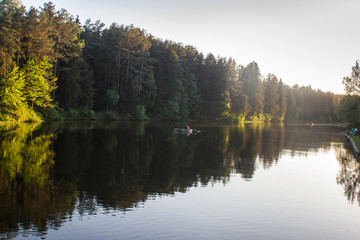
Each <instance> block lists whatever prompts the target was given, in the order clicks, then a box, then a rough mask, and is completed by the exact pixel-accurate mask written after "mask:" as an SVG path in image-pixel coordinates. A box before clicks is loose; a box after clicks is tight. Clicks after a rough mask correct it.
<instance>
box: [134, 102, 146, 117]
mask: <svg viewBox="0 0 360 240" xmlns="http://www.w3.org/2000/svg"><path fill="white" fill-rule="evenodd" d="M134 117H135V119H137V120H144V119H146V118H147V117H146V108H145V106H142V105H138V106H137V107H136V109H135V112H134Z"/></svg>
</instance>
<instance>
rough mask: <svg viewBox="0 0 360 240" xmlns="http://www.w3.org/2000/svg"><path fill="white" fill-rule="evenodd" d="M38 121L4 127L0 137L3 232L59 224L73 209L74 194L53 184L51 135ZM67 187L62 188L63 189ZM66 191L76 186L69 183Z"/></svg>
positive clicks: (0, 218) (1, 227)
mask: <svg viewBox="0 0 360 240" xmlns="http://www.w3.org/2000/svg"><path fill="white" fill-rule="evenodd" d="M38 127H39V126H38V125H37V124H24V125H18V126H11V127H9V126H2V127H1V130H0V131H1V139H0V168H1V173H0V174H1V175H0V181H1V182H0V199H1V204H0V212H1V214H0V223H1V224H0V232H1V233H4V232H8V231H11V232H16V231H18V230H19V229H20V228H22V229H31V228H34V229H37V231H39V232H46V231H47V229H48V228H49V227H53V228H56V227H59V226H60V223H61V222H62V219H64V216H66V215H69V214H71V212H72V211H71V210H72V209H73V208H74V203H75V198H74V196H73V195H66V194H65V195H64V194H63V192H64V191H62V190H60V188H59V187H58V186H57V185H56V184H54V182H53V180H52V178H51V169H52V166H53V165H54V153H53V151H51V141H52V138H53V135H52V134H44V133H41V132H37V131H36V130H37V129H38ZM63 187H64V186H62V187H61V189H63ZM66 189H67V190H66V191H68V190H69V189H73V187H71V186H69V184H66Z"/></svg>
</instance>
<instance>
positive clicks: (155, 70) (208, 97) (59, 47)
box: [0, 0, 359, 121]
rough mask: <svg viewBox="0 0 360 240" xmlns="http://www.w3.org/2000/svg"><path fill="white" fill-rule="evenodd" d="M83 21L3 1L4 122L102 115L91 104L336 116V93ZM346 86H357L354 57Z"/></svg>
mask: <svg viewBox="0 0 360 240" xmlns="http://www.w3.org/2000/svg"><path fill="white" fill-rule="evenodd" d="M80 26H81V24H80V22H79V18H77V19H74V18H73V16H71V15H70V14H69V13H68V12H67V10H65V9H61V10H56V9H55V6H54V4H53V3H51V2H49V3H45V4H44V5H43V7H41V8H39V9H36V8H34V7H31V8H30V9H29V10H28V11H26V8H25V7H23V6H21V5H20V4H19V3H18V2H17V1H14V0H11V1H1V2H0V83H1V86H0V95H1V98H0V105H1V111H0V115H1V118H2V119H10V120H19V119H22V120H26V119H38V118H39V115H38V113H39V112H41V114H42V115H43V116H44V117H45V118H51V119H64V118H65V119H66V118H68V119H83V118H86V119H93V118H98V117H97V116H95V115H94V110H96V111H99V112H103V113H104V112H105V113H104V114H100V115H99V118H105V119H118V118H119V116H122V118H123V117H124V116H126V118H131V117H135V118H139V119H141V118H145V117H146V116H145V112H146V114H147V115H149V116H153V117H160V118H165V119H222V120H226V121H245V120H250V121H265V120H266V121H270V120H271V121H283V120H296V121H298V120H306V121H309V120H312V121H313V120H322V121H328V120H336V118H337V116H336V114H335V113H334V108H335V107H336V106H337V104H338V103H339V99H340V98H341V96H336V95H334V94H331V93H323V92H321V91H318V90H313V89H311V87H310V86H309V87H299V86H294V87H289V86H286V85H285V84H283V83H282V81H281V79H280V81H279V80H278V79H277V77H276V76H275V75H273V74H269V75H268V77H267V78H266V79H265V80H264V77H263V76H262V75H261V73H260V69H259V66H258V64H257V63H256V62H251V63H249V64H248V65H247V66H245V67H244V66H241V65H237V64H236V62H235V61H234V60H233V59H232V58H228V59H227V58H225V57H221V56H218V57H215V56H214V55H213V54H211V53H210V54H208V55H207V56H206V57H205V58H204V56H203V54H202V53H200V52H198V51H197V49H196V48H194V47H193V46H184V45H182V44H179V43H174V42H171V41H168V40H166V41H163V40H160V39H156V38H154V37H153V36H151V35H150V34H148V33H147V32H146V31H145V30H144V29H140V28H137V27H134V26H133V25H130V26H125V25H119V24H116V23H114V24H112V25H111V26H110V27H108V28H105V24H103V23H101V22H100V21H96V22H95V23H92V22H91V21H90V20H87V21H86V22H85V24H83V25H82V27H80ZM15 66H16V67H17V68H14V67H15ZM56 79H58V80H56ZM55 81H56V84H57V86H58V87H56V84H55ZM344 84H345V85H346V88H347V91H348V92H349V93H355V92H356V91H357V90H356V89H357V88H358V86H359V63H358V62H356V64H355V66H354V67H353V72H352V75H351V77H348V78H344ZM57 104H58V105H57ZM56 105H57V106H58V109H56V110H53V111H50V110H48V109H47V108H49V107H50V108H51V107H54V106H56ZM62 109H63V110H62ZM145 110H146V111H145Z"/></svg>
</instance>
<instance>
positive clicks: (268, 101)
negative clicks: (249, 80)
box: [264, 74, 280, 120]
mask: <svg viewBox="0 0 360 240" xmlns="http://www.w3.org/2000/svg"><path fill="white" fill-rule="evenodd" d="M264 85H265V107H264V111H265V113H266V114H268V115H270V116H269V117H268V118H269V120H271V119H272V117H276V116H278V115H279V113H280V104H279V103H280V101H279V100H280V94H279V83H278V79H277V78H276V76H275V75H274V74H269V75H268V76H267V78H266V80H265V83H264Z"/></svg>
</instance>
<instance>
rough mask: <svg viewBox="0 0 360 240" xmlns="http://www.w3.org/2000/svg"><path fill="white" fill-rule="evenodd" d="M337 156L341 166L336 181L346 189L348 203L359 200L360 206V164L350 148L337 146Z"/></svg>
mask: <svg viewBox="0 0 360 240" xmlns="http://www.w3.org/2000/svg"><path fill="white" fill-rule="evenodd" d="M336 154H337V160H338V162H339V164H340V171H339V174H338V175H337V177H336V181H337V183H338V184H341V185H342V186H343V187H344V194H345V196H346V197H347V199H348V201H349V202H351V203H354V202H355V199H357V201H358V203H359V206H360V191H359V188H360V162H359V161H357V159H356V158H355V157H354V155H353V153H352V150H351V148H350V147H349V146H347V148H343V147H341V146H337V147H336Z"/></svg>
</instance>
